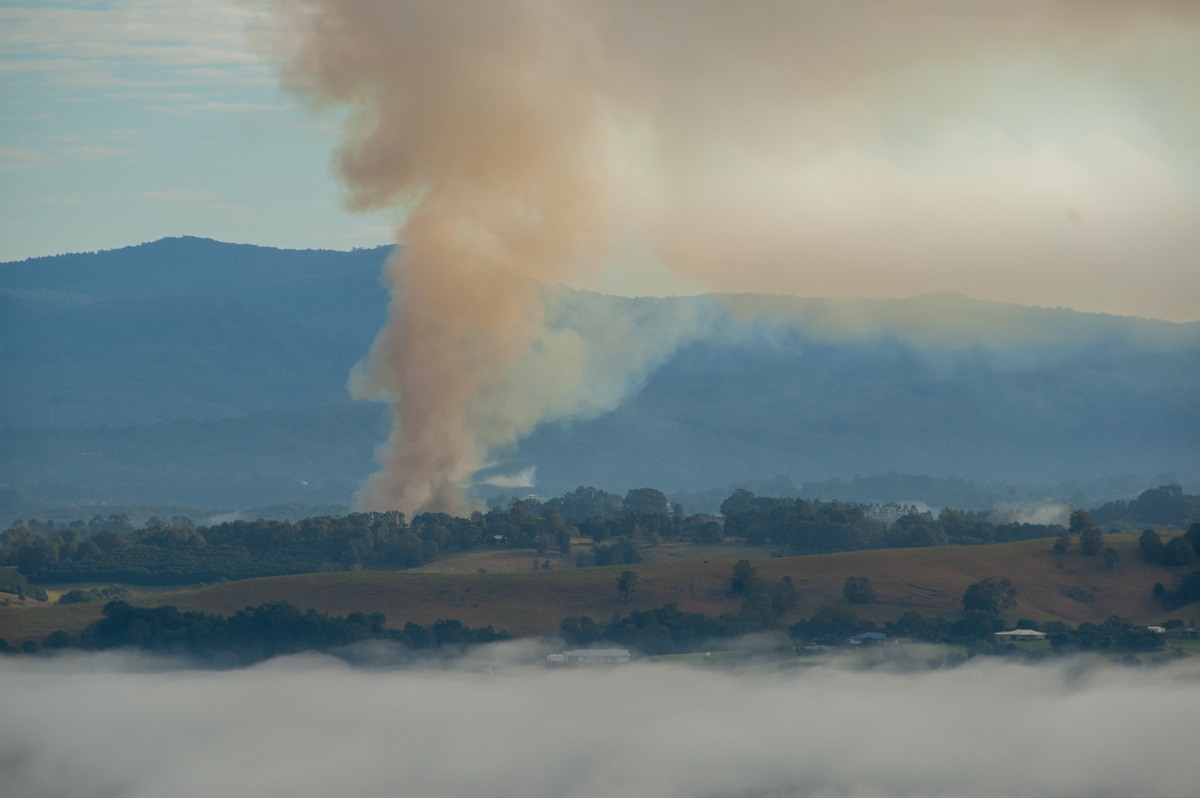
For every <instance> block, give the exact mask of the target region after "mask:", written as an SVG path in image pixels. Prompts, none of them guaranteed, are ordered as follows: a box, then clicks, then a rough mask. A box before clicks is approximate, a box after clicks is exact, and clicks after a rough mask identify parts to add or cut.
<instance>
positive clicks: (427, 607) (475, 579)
mask: <svg viewBox="0 0 1200 798" xmlns="http://www.w3.org/2000/svg"><path fill="white" fill-rule="evenodd" d="M1137 537H1138V535H1137V533H1121V534H1109V535H1105V545H1106V546H1112V547H1114V548H1115V549H1116V550H1117V552H1118V553H1119V556H1120V559H1119V562H1118V564H1117V566H1116V569H1115V570H1113V571H1108V570H1106V569H1105V567H1104V565H1103V562H1102V561H1101V559H1100V558H1099V557H1085V556H1083V555H1081V554H1079V553H1078V552H1071V553H1069V554H1067V555H1066V556H1061V557H1060V556H1058V555H1056V554H1055V553H1054V552H1053V551H1052V550H1051V545H1052V543H1053V540H1052V539H1039V540H1030V541H1022V542H1018V543H998V544H991V545H986V546H949V547H941V548H926V549H885V550H878V551H860V552H847V553H842V554H824V555H814V556H805V557H779V556H771V554H770V550H769V549H766V548H759V549H752V548H747V547H744V546H738V547H733V546H717V545H712V546H662V547H659V548H657V549H650V550H647V551H646V552H645V553H646V555H647V558H646V559H647V561H646V562H643V563H639V564H637V565H632V566H609V567H603V568H575V567H573V565H571V564H569V563H568V562H566V561H564V559H563V558H559V557H555V556H542V555H538V554H537V553H536V552H534V551H532V550H531V551H528V552H470V553H467V554H464V555H460V556H458V557H451V558H447V559H445V560H442V561H439V562H437V563H433V564H430V565H428V566H425V567H423V568H420V569H414V570H410V571H392V572H383V571H357V572H337V573H319V574H301V575H296V576H281V577H270V578H262V579H247V580H241V581H236V582H225V583H221V584H213V585H206V586H202V587H195V588H189V589H180V590H173V591H154V592H142V593H139V594H137V595H135V596H133V597H131V598H130V599H129V600H130V602H131V603H133V604H138V605H143V606H158V605H162V604H171V605H174V606H176V607H178V608H179V609H180V610H184V611H203V612H209V613H221V614H230V613H233V612H236V611H237V610H239V609H242V608H244V607H247V606H253V605H257V604H261V603H263V602H268V601H287V602H289V603H291V604H293V605H295V606H297V607H299V608H300V609H302V610H307V609H309V608H311V609H315V610H317V611H319V612H324V613H330V614H333V615H345V614H348V613H351V612H383V613H385V614H386V615H387V618H388V625H389V626H393V627H399V626H403V625H404V624H405V623H407V622H415V623H421V624H429V623H432V622H433V621H436V620H439V619H445V618H457V619H459V620H460V621H462V622H463V623H464V624H466V625H467V626H471V627H481V626H487V625H489V624H490V625H492V626H493V627H495V628H496V629H504V630H506V631H508V632H509V633H510V634H513V635H541V634H553V633H555V632H557V631H558V629H559V624H560V623H561V621H562V619H563V618H566V617H572V616H574V617H579V616H585V615H586V616H589V617H591V618H593V619H595V620H597V621H607V620H609V619H610V618H611V617H612V616H613V615H614V614H626V613H628V612H630V611H632V610H648V609H653V608H656V607H661V606H662V605H664V604H668V603H673V604H676V605H677V606H678V607H679V608H680V609H682V610H685V611H695V612H703V613H706V614H710V615H720V614H721V613H726V612H736V611H737V609H738V607H739V604H740V602H739V600H738V599H737V598H735V597H733V596H731V595H729V591H728V589H729V577H730V569H731V567H732V565H733V563H734V562H735V561H736V560H737V559H741V558H746V559H750V560H751V562H752V563H753V564H754V566H755V568H756V569H757V571H758V575H759V576H760V577H763V578H766V579H782V578H783V577H785V576H788V577H791V579H792V584H793V585H794V586H795V587H796V590H797V595H798V599H799V606H798V607H797V608H796V609H795V610H793V611H792V612H791V613H789V615H788V616H787V617H785V618H783V619H782V621H783V622H784V623H785V624H790V623H793V622H795V621H796V620H799V619H800V618H802V617H808V616H810V615H812V613H814V612H815V611H816V610H817V609H818V608H820V607H821V606H823V605H826V604H833V605H844V603H845V602H844V600H843V598H842V585H843V583H844V582H845V580H846V578H847V577H850V576H855V577H860V576H865V577H867V578H868V579H870V580H871V584H872V586H873V588H874V591H875V594H876V598H877V601H876V602H875V603H874V604H869V605H854V606H853V607H852V609H853V610H854V611H855V612H857V613H858V614H859V615H860V616H861V617H863V618H866V619H870V620H873V621H875V622H877V623H881V622H883V621H887V620H893V619H895V618H898V617H899V616H900V615H902V614H903V613H905V612H907V611H910V610H912V611H916V612H920V613H923V614H936V615H943V616H947V617H954V616H956V614H957V613H958V612H959V610H960V607H961V600H962V594H963V591H964V590H965V589H966V588H967V586H968V585H969V584H971V583H972V582H976V581H978V580H980V579H984V578H986V577H997V578H1007V579H1009V580H1011V581H1012V583H1013V585H1014V586H1015V587H1016V589H1017V601H1018V603H1017V606H1016V607H1015V608H1013V609H1011V610H1009V611H1008V612H1007V613H1005V615H1006V617H1008V618H1009V619H1010V620H1016V619H1017V618H1030V619H1033V620H1037V621H1048V620H1060V621H1064V622H1066V623H1069V624H1071V625H1077V624H1080V623H1083V622H1085V621H1093V622H1101V621H1103V620H1104V619H1106V618H1108V617H1109V616H1111V615H1120V616H1123V617H1125V618H1128V619H1130V620H1133V621H1136V622H1139V623H1153V622H1159V621H1162V620H1164V619H1165V618H1167V617H1172V616H1173V617H1180V618H1183V619H1185V620H1186V619H1189V618H1190V617H1191V616H1189V615H1188V612H1189V610H1190V611H1191V614H1192V616H1195V615H1200V608H1189V607H1185V608H1183V609H1181V610H1178V611H1176V612H1174V613H1172V614H1171V615H1168V614H1165V613H1164V612H1163V611H1162V609H1161V608H1160V607H1159V606H1158V604H1157V602H1155V601H1154V598H1153V595H1152V589H1153V586H1154V583H1155V582H1162V583H1164V584H1166V585H1170V584H1171V583H1172V582H1173V581H1174V578H1175V576H1176V575H1177V573H1176V571H1177V572H1179V573H1183V572H1187V571H1188V570H1190V568H1188V567H1185V568H1182V569H1176V571H1172V570H1171V569H1165V568H1161V567H1158V566H1153V565H1150V564H1147V563H1145V562H1143V561H1142V559H1141V556H1140V551H1139V549H1138V546H1137ZM753 554H758V555H760V556H748V555H753ZM721 555H724V556H721ZM535 559H536V560H537V561H538V562H539V564H540V563H541V562H542V561H543V560H546V559H549V560H550V562H551V566H552V567H551V569H550V570H543V569H541V567H540V565H539V568H538V570H536V571H535V570H533V568H532V564H533V561H534V560H535ZM626 568H628V569H630V570H633V571H635V572H636V573H637V574H638V577H639V578H638V582H637V586H636V588H635V589H634V591H633V593H632V594H631V596H630V600H629V601H628V602H625V601H623V600H622V598H621V595H620V594H619V592H618V591H617V577H618V575H619V574H620V573H621V571H623V570H625V569H626ZM480 569H483V571H484V572H483V573H480ZM35 604H36V605H37V606H35ZM100 609H101V606H100V605H99V604H74V605H68V606H61V607H60V606H56V605H50V604H41V603H38V602H27V603H26V604H25V605H20V606H18V605H12V606H8V607H0V638H4V639H6V640H8V641H9V642H20V641H22V640H26V639H35V638H36V639H40V638H41V637H44V636H45V635H46V634H49V632H51V631H53V630H55V629H64V630H66V631H71V632H76V631H79V630H81V629H83V628H84V627H85V626H86V625H87V624H88V623H90V622H91V621H93V620H95V619H96V618H97V617H99V613H100Z"/></svg>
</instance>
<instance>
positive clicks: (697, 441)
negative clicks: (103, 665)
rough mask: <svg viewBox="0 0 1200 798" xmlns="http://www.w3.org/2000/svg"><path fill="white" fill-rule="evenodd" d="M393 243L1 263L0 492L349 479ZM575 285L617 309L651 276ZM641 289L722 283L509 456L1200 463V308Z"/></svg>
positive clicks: (42, 499) (286, 484) (379, 423)
mask: <svg viewBox="0 0 1200 798" xmlns="http://www.w3.org/2000/svg"><path fill="white" fill-rule="evenodd" d="M386 255H387V249H386V248H378V249H369V250H356V251H353V252H333V251H312V250H309V251H291V250H278V249H272V248H267V247H255V246H246V245H234V244H224V243H220V242H216V241H210V240H206V239H198V238H174V239H164V240H161V241H156V242H153V243H148V244H143V245H140V246H134V247H128V248H125V249H119V250H113V251H108V252H99V253H87V254H73V255H61V256H56V257H48V258H36V259H30V260H25V261H20V262H14V263H5V264H0V325H2V326H0V369H2V371H0V484H2V485H3V488H4V489H3V491H2V492H0V496H2V497H4V498H3V501H4V502H6V503H8V504H11V505H13V507H9V508H5V507H0V518H2V517H8V516H10V515H11V513H12V512H19V511H21V509H28V508H34V507H37V506H39V505H41V504H44V503H47V502H60V503H61V502H84V503H92V502H106V503H109V504H115V503H174V504H185V505H192V506H197V507H208V508H236V507H249V506H256V505H266V504H274V503H279V502H307V503H309V504H319V503H336V502H342V503H349V502H350V501H351V497H352V495H353V490H354V488H355V486H356V485H358V484H359V483H360V482H361V480H362V479H363V478H364V477H365V476H366V475H367V474H369V473H370V471H371V470H372V457H373V450H374V447H375V446H376V445H377V444H378V443H379V442H381V441H382V440H383V437H384V436H385V435H386V429H387V427H386V424H387V420H386V414H385V409H384V408H382V407H381V406H377V405H370V404H362V403H355V402H352V401H351V400H350V399H349V398H348V396H347V393H346V388H345V385H346V378H347V375H348V373H349V370H350V368H351V367H352V366H353V364H354V363H355V362H356V361H358V360H359V359H360V358H361V357H362V356H363V355H364V354H365V353H366V351H367V349H368V347H369V346H370V343H371V341H372V339H373V338H374V335H375V333H376V332H377V331H378V329H379V328H380V326H381V325H382V322H383V319H384V316H385V310H386V304H387V296H386V293H385V291H384V289H383V288H382V285H381V282H380V279H379V274H380V267H381V265H382V263H383V261H384V259H385V257H386ZM556 290H561V291H564V292H566V291H567V289H556ZM571 298H572V301H573V302H577V303H587V304H589V305H590V306H593V309H594V310H595V311H596V313H598V314H599V316H598V317H601V318H602V317H603V315H604V314H605V313H608V312H612V313H618V312H620V308H621V306H622V303H628V302H629V300H623V299H620V298H615V297H607V296H603V295H599V294H586V293H578V292H574V293H572V294H571ZM641 302H643V303H645V302H652V303H658V304H661V306H662V310H663V312H677V311H678V309H679V308H680V307H681V306H683V305H696V306H697V307H699V306H701V305H703V307H704V312H703V314H700V315H701V316H702V317H703V318H704V320H705V321H704V323H703V329H701V330H698V331H697V332H696V333H695V334H694V335H691V336H689V337H688V338H687V339H686V340H687V343H686V344H685V345H684V346H683V347H682V348H681V349H679V351H678V352H676V353H675V354H674V356H673V357H671V358H670V359H669V360H668V361H667V362H666V363H665V364H664V365H663V366H662V367H661V368H660V369H658V370H657V371H656V372H655V373H653V374H652V375H648V376H647V377H646V378H645V380H644V387H642V388H641V390H639V391H638V392H637V393H636V394H635V395H633V396H632V397H630V398H629V399H628V400H627V401H626V402H625V403H623V404H622V405H621V406H620V407H619V408H617V409H616V410H615V411H613V412H611V413H607V414H605V415H602V416H601V417H599V418H596V419H594V420H590V421H582V422H577V423H574V424H570V425H563V424H547V425H544V426H543V427H541V428H539V429H538V430H537V431H535V432H534V434H533V435H531V436H530V437H529V438H528V439H527V440H525V441H522V442H521V444H520V445H519V447H517V448H516V449H514V450H513V451H511V452H507V453H502V457H501V461H500V462H499V463H498V464H497V467H496V470H497V471H506V472H507V471H512V470H521V469H524V468H527V467H530V466H534V467H536V473H537V476H538V484H537V485H536V486H535V487H534V488H532V489H531V490H530V492H534V493H538V494H542V495H547V496H551V495H557V494H559V493H562V492H565V491H566V490H569V489H571V488H574V487H575V486H577V485H595V486H596V487H601V488H605V489H607V490H612V491H617V492H623V491H624V490H626V489H628V488H632V487H642V486H654V487H659V488H662V489H664V490H666V491H668V492H676V493H680V494H683V495H688V494H691V495H694V496H696V497H699V496H700V495H706V494H705V491H708V492H710V493H712V492H713V491H715V494H720V493H721V492H725V491H728V490H729V489H730V488H731V486H733V485H740V484H752V485H759V486H760V487H764V486H765V487H764V489H767V490H786V489H787V488H788V486H789V485H790V486H794V487H795V488H796V489H797V490H799V489H801V488H802V487H804V485H805V483H808V485H809V486H810V489H812V488H811V486H813V485H824V486H827V489H828V490H831V491H834V492H836V491H838V489H839V485H841V486H845V487H849V486H851V485H854V484H857V485H859V486H864V485H868V484H874V485H876V486H884V485H891V486H892V488H890V489H886V490H885V489H883V488H878V490H879V495H876V496H875V498H876V499H877V500H881V501H891V500H898V499H908V500H913V501H918V500H923V501H930V502H931V503H932V502H937V501H938V500H939V497H938V495H936V494H938V491H937V490H936V489H935V488H934V487H930V486H938V485H941V486H942V487H943V488H945V487H946V486H947V485H950V484H953V485H955V486H957V487H956V490H958V491H959V492H960V493H961V492H963V491H965V492H966V493H967V494H970V492H971V491H972V490H974V491H976V493H977V494H978V495H979V496H980V501H987V500H989V499H995V498H996V497H998V496H1003V495H1006V493H1005V489H1004V488H1001V487H998V485H1000V484H1008V485H1024V486H1027V487H1026V488H1025V489H1023V490H1021V491H1013V490H1009V491H1008V493H1011V494H1012V495H1020V496H1023V497H1024V496H1031V495H1038V494H1039V493H1040V494H1044V495H1046V496H1058V497H1060V498H1070V497H1071V495H1072V494H1074V498H1075V499H1081V498H1082V499H1086V500H1092V501H1097V502H1098V501H1102V500H1105V499H1109V498H1117V497H1121V496H1125V495H1130V494H1134V493H1136V492H1138V491H1140V490H1141V489H1143V488H1146V487H1155V486H1157V485H1159V484H1163V483H1165V482H1179V483H1182V484H1185V485H1186V486H1188V488H1189V489H1190V490H1194V489H1195V488H1196V487H1200V324H1172V323H1169V322H1160V321H1151V320H1146V319H1133V318H1125V317H1114V316H1105V315H1100V314H1086V313H1078V312H1074V311H1069V310H1063V309H1038V308H1026V307H1020V306H1013V305H1002V304H996V303H986V302H978V301H974V300H970V299H967V298H965V297H961V296H957V295H928V296H922V297H917V298H914V299H911V300H888V301H882V300H855V301H845V300H819V299H797V298H789V297H752V296H738V297H720V298H715V299H714V298H713V297H696V298H675V299H671V300H665V299H664V300H641ZM654 307H657V305H655V306H653V307H652V309H654ZM694 309H695V308H693V310H694ZM856 475H858V476H861V477H863V478H862V479H859V480H858V481H857V483H856V482H855V481H854V478H855V477H856ZM873 475H890V477H889V478H886V479H880V478H878V477H876V478H874V479H873V480H872V479H866V478H867V477H872V476H873ZM902 475H929V476H930V477H934V478H935V479H933V480H931V479H929V478H928V477H917V476H913V477H903V476H902ZM946 478H953V479H951V480H949V481H947V479H946ZM831 480H835V481H831ZM836 480H841V482H840V483H838V482H837V481H836ZM772 485H773V486H774V488H771V487H770V486H772ZM922 485H924V486H926V495H903V494H904V493H905V492H908V493H912V492H919V491H920V490H921V486H922ZM980 486H988V487H987V489H986V490H983V489H982V488H980ZM1080 491H1082V494H1080V493H1079V492H1080ZM889 493H893V494H895V495H884V494H889ZM821 498H839V497H838V496H834V495H826V496H822V497H821ZM853 498H859V499H861V498H863V497H861V496H854V497H853ZM710 500H711V499H705V500H703V502H701V503H708V502H709V501H710ZM697 501H700V499H699V498H697ZM718 503H719V500H718ZM18 505H19V508H17V506H18ZM688 509H689V510H694V509H698V508H696V507H689V508H688Z"/></svg>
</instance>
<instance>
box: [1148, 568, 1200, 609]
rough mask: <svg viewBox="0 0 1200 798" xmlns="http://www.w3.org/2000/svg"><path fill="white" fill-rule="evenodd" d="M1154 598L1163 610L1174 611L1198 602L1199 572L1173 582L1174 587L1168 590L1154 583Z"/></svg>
mask: <svg viewBox="0 0 1200 798" xmlns="http://www.w3.org/2000/svg"><path fill="white" fill-rule="evenodd" d="M1154 597H1155V598H1156V599H1158V600H1159V602H1160V603H1162V606H1163V609H1166V610H1174V609H1178V608H1179V607H1182V606H1184V605H1185V604H1191V603H1192V602H1193V601H1200V571H1192V572H1191V573H1190V574H1184V575H1183V576H1181V577H1179V578H1178V579H1176V580H1175V587H1174V588H1171V589H1168V588H1166V587H1164V586H1163V584H1162V583H1161V582H1155V583H1154Z"/></svg>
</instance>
